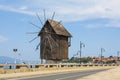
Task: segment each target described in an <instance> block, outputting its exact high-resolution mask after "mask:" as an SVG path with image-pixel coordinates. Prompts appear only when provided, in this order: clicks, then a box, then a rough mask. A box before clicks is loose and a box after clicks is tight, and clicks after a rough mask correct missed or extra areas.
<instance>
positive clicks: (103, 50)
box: [101, 48, 105, 63]
mask: <svg viewBox="0 0 120 80" xmlns="http://www.w3.org/2000/svg"><path fill="white" fill-rule="evenodd" d="M103 52H105V49H104V48H101V63H102V56H103Z"/></svg>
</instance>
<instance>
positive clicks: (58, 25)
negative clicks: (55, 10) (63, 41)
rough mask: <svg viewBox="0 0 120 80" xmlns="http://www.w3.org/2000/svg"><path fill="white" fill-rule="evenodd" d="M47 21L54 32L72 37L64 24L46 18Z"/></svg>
mask: <svg viewBox="0 0 120 80" xmlns="http://www.w3.org/2000/svg"><path fill="white" fill-rule="evenodd" d="M47 21H48V22H49V23H50V25H51V27H52V28H53V30H54V31H55V32H56V34H58V35H62V36H67V37H72V35H71V34H70V33H69V32H68V31H67V30H66V29H65V28H64V26H63V25H62V24H61V23H60V22H57V21H55V20H51V19H48V20H47Z"/></svg>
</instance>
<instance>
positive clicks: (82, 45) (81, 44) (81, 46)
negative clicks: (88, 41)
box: [80, 41, 85, 64]
mask: <svg viewBox="0 0 120 80" xmlns="http://www.w3.org/2000/svg"><path fill="white" fill-rule="evenodd" d="M83 47H85V44H84V43H82V42H81V41H80V64H81V55H82V48H83Z"/></svg>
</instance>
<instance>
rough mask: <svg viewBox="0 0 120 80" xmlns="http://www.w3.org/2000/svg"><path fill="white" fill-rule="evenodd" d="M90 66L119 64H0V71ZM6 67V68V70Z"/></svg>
mask: <svg viewBox="0 0 120 80" xmlns="http://www.w3.org/2000/svg"><path fill="white" fill-rule="evenodd" d="M92 66H120V65H119V64H74V63H64V64H0V69H21V68H65V67H67V68H69V67H92ZM6 67H8V68H6Z"/></svg>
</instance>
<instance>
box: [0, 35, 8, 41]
mask: <svg viewBox="0 0 120 80" xmlns="http://www.w3.org/2000/svg"><path fill="white" fill-rule="evenodd" d="M7 40H8V38H6V37H4V36H2V35H0V42H4V41H7Z"/></svg>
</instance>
